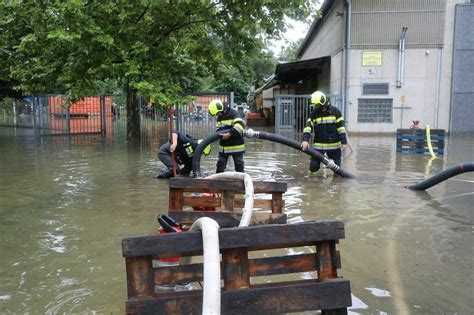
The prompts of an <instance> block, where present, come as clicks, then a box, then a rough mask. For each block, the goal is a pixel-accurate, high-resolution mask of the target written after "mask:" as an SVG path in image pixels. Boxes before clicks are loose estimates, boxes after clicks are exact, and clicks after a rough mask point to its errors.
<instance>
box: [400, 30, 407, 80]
mask: <svg viewBox="0 0 474 315" xmlns="http://www.w3.org/2000/svg"><path fill="white" fill-rule="evenodd" d="M407 30H408V27H405V26H404V27H402V32H401V33H400V41H399V43H398V74H397V88H398V89H399V88H401V87H402V85H403V77H404V75H405V36H406V34H407Z"/></svg>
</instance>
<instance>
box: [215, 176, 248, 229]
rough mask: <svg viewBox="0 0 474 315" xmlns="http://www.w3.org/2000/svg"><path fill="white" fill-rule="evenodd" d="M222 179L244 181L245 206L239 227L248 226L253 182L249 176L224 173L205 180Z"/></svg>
mask: <svg viewBox="0 0 474 315" xmlns="http://www.w3.org/2000/svg"><path fill="white" fill-rule="evenodd" d="M222 178H230V179H234V178H236V179H240V180H243V181H244V186H245V204H244V208H243V209H242V218H241V219H240V223H239V227H242V226H248V225H249V224H250V219H251V218H252V212H253V199H254V193H253V181H252V177H250V175H248V174H245V173H240V172H224V173H217V174H214V175H210V176H208V177H206V179H222Z"/></svg>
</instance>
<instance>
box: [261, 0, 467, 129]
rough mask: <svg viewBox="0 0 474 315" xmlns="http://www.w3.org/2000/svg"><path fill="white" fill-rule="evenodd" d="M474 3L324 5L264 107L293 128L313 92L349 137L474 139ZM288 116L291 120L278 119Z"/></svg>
mask: <svg viewBox="0 0 474 315" xmlns="http://www.w3.org/2000/svg"><path fill="white" fill-rule="evenodd" d="M472 21H474V1H472V0H471V1H466V0H417V1H413V0H352V1H350V0H325V1H324V2H323V4H322V6H321V12H320V15H319V17H318V18H317V19H316V20H315V21H314V22H313V24H312V25H311V27H310V29H309V31H308V33H307V34H306V36H305V38H304V40H303V43H302V44H301V46H300V47H299V50H298V53H297V54H298V57H299V60H298V61H296V62H291V63H282V64H279V65H278V66H277V69H276V71H275V77H274V79H273V84H272V85H273V87H271V88H269V89H267V90H265V91H263V93H262V95H263V101H262V103H263V106H264V107H269V106H275V111H276V113H277V115H276V116H277V118H276V122H275V124H276V125H277V126H278V125H285V124H289V125H293V127H297V123H296V122H295V121H298V120H300V119H294V118H295V115H296V116H297V115H298V114H297V113H298V112H300V113H301V112H305V110H295V109H291V108H292V107H293V108H294V107H295V106H296V105H295V104H297V103H298V102H301V101H300V100H298V99H299V97H300V96H302V95H308V94H310V93H311V92H312V91H314V90H316V89H318V90H321V91H323V92H325V93H327V94H330V95H331V98H332V102H333V104H335V105H336V106H338V107H339V108H340V109H341V111H342V112H343V115H344V117H345V119H346V124H347V126H348V129H349V130H350V131H351V132H356V133H393V132H395V131H396V129H397V128H409V127H410V125H411V124H412V122H413V121H414V120H417V121H419V122H420V126H424V125H425V124H429V125H431V127H432V128H440V129H445V130H446V131H447V132H452V133H472V132H474V122H473V120H474V110H473V108H474V102H473V99H474V23H473V22H472ZM285 115H292V116H293V118H288V117H286V118H285V117H284V116H285Z"/></svg>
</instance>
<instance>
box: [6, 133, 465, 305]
mask: <svg viewBox="0 0 474 315" xmlns="http://www.w3.org/2000/svg"><path fill="white" fill-rule="evenodd" d="M27 133H28V132H27V131H24V132H22V131H14V129H11V128H10V129H8V128H4V129H1V128H0V231H1V235H2V238H1V241H0V257H1V258H0V313H2V314H20V313H32V314H36V313H47V314H56V313H107V314H110V313H114V314H122V313H123V312H124V304H125V300H126V294H127V293H126V278H125V261H124V259H123V257H122V255H121V240H122V238H124V237H126V236H130V235H144V234H151V233H155V232H156V229H157V223H156V215H157V214H158V213H159V212H160V211H163V212H164V211H165V210H166V209H167V205H168V186H167V181H159V180H156V179H154V178H153V176H154V175H155V174H156V173H157V172H158V171H159V170H160V169H161V168H162V165H161V164H160V162H159V161H158V160H157V158H156V156H157V150H158V147H159V144H160V142H161V141H162V140H160V138H159V137H158V136H156V135H154V136H151V137H149V138H148V139H147V140H146V141H144V142H143V144H142V145H141V146H138V147H131V146H130V145H129V144H128V143H127V142H125V141H124V140H123V139H120V138H118V137H106V138H105V140H104V139H101V138H100V137H95V136H91V137H73V138H65V137H43V138H41V139H36V138H34V137H30V136H28V135H27ZM351 146H352V149H353V151H352V152H350V150H348V151H347V152H346V154H345V159H344V161H343V165H344V167H345V168H346V169H347V170H349V171H351V172H352V173H354V174H356V175H357V176H358V180H347V179H342V178H338V177H333V176H332V174H331V171H328V170H326V171H325V172H322V174H320V175H319V176H308V175H307V169H308V164H309V161H308V157H307V156H305V155H303V154H301V153H299V152H297V151H295V150H293V149H291V148H288V147H284V146H282V145H280V144H276V143H271V142H268V141H262V140H248V141H247V153H246V155H245V163H246V171H247V172H248V174H250V176H251V177H252V178H253V179H254V180H272V181H282V182H286V183H287V184H288V192H287V193H286V194H285V195H284V199H285V203H286V205H285V211H286V213H287V214H288V219H289V223H294V222H299V221H308V220H327V219H337V220H342V221H344V223H345V228H346V238H345V239H344V240H341V241H340V244H339V245H338V246H337V247H338V249H339V250H340V251H341V260H342V269H340V270H339V275H340V276H343V277H345V278H347V279H349V280H350V281H351V290H352V295H353V304H354V306H353V307H352V308H351V309H350V313H351V314H409V313H412V314H432V313H436V314H470V313H472V311H473V309H474V303H473V298H472V292H473V290H474V281H473V280H474V279H473V275H474V273H473V261H474V260H473V244H474V243H473V234H472V222H473V208H474V207H473V203H474V198H473V191H474V189H473V188H474V174H473V173H469V174H463V175H461V176H457V177H455V178H452V179H450V180H448V181H445V182H443V183H442V184H439V185H437V186H435V187H433V188H430V189H429V190H427V191H425V192H414V191H410V190H407V189H406V188H404V186H405V185H408V184H412V183H415V182H418V181H420V180H422V179H424V178H426V177H428V176H429V175H433V174H436V173H438V172H439V171H441V170H443V169H445V168H447V167H450V166H453V165H456V164H457V163H458V162H468V161H472V160H473V157H474V152H473V148H474V141H473V139H472V137H454V136H451V137H449V138H448V141H447V145H446V153H445V155H444V156H441V157H439V158H437V159H435V160H430V158H429V156H427V155H414V154H413V155H411V154H397V153H396V148H395V136H384V137H360V136H352V137H351ZM216 155H217V154H216V152H215V151H214V152H213V154H212V155H211V156H210V157H208V158H204V157H203V158H202V160H201V161H202V166H201V169H202V170H203V172H207V173H209V174H211V173H213V172H214V169H215V163H216ZM229 166H232V165H229ZM288 253H289V254H291V253H292V251H291V250H288ZM305 276H306V275H301V277H303V278H304V277H305ZM263 281H266V279H263ZM270 281H274V280H270Z"/></svg>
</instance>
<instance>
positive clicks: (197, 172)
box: [193, 130, 227, 177]
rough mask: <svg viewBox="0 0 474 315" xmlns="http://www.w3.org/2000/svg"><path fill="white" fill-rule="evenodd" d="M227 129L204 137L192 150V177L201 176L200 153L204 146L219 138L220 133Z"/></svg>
mask: <svg viewBox="0 0 474 315" xmlns="http://www.w3.org/2000/svg"><path fill="white" fill-rule="evenodd" d="M226 131H227V130H221V131H218V132H214V133H213V134H212V135H210V136H208V137H207V138H204V139H203V140H202V141H201V143H199V144H198V146H197V147H196V149H195V150H194V155H193V176H194V177H201V155H202V152H203V151H204V148H205V147H207V146H208V145H209V144H211V143H213V142H214V141H216V140H217V139H219V137H220V134H221V133H225V132H226Z"/></svg>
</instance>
